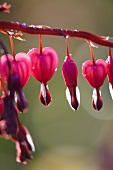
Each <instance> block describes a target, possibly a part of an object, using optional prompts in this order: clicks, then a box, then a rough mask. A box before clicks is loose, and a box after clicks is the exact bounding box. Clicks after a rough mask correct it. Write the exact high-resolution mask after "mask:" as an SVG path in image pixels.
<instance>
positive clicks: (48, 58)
mask: <svg viewBox="0 0 113 170" xmlns="http://www.w3.org/2000/svg"><path fill="white" fill-rule="evenodd" d="M28 55H29V56H30V57H31V62H32V70H31V74H32V75H33V77H34V78H35V79H36V80H38V81H40V82H41V83H42V82H43V83H46V82H47V81H49V80H50V79H51V78H52V76H53V74H54V72H55V70H56V69H57V66H58V55H57V53H56V51H55V50H54V49H53V48H51V47H45V48H43V49H42V54H40V50H38V49H37V48H33V49H31V50H30V51H29V52H28Z"/></svg>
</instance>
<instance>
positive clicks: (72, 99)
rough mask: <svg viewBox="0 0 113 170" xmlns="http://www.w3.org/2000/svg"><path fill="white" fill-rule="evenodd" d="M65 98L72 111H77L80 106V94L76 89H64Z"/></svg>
mask: <svg viewBox="0 0 113 170" xmlns="http://www.w3.org/2000/svg"><path fill="white" fill-rule="evenodd" d="M66 98H67V100H68V102H69V105H70V107H71V108H72V109H73V110H78V108H79V106H80V92H79V89H78V87H74V86H72V87H69V88H68V87H67V89H66Z"/></svg>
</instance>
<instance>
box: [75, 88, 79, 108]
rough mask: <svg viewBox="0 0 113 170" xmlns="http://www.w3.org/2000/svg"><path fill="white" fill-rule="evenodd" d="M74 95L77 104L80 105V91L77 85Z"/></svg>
mask: <svg viewBox="0 0 113 170" xmlns="http://www.w3.org/2000/svg"><path fill="white" fill-rule="evenodd" d="M76 96H77V100H78V103H79V106H80V91H79V88H78V87H76ZM79 106H78V108H79ZM77 110H78V109H77Z"/></svg>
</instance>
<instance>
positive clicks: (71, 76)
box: [62, 54, 80, 110]
mask: <svg viewBox="0 0 113 170" xmlns="http://www.w3.org/2000/svg"><path fill="white" fill-rule="evenodd" d="M62 75H63V77H64V81H65V84H66V86H67V90H66V97H67V100H68V102H69V104H70V106H71V107H72V109H74V110H77V109H78V107H79V105H80V93H79V89H78V87H77V76H78V69H77V66H76V64H75V63H74V61H73V60H72V56H71V54H69V56H68V57H67V56H66V59H65V61H64V63H63V65H62Z"/></svg>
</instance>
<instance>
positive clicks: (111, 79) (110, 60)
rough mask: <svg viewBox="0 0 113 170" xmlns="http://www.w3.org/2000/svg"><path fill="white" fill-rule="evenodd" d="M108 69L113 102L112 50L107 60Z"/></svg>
mask: <svg viewBox="0 0 113 170" xmlns="http://www.w3.org/2000/svg"><path fill="white" fill-rule="evenodd" d="M106 63H107V68H108V81H109V90H110V94H111V97H112V100H113V58H112V54H111V49H110V48H109V51H108V58H107V60H106Z"/></svg>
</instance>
